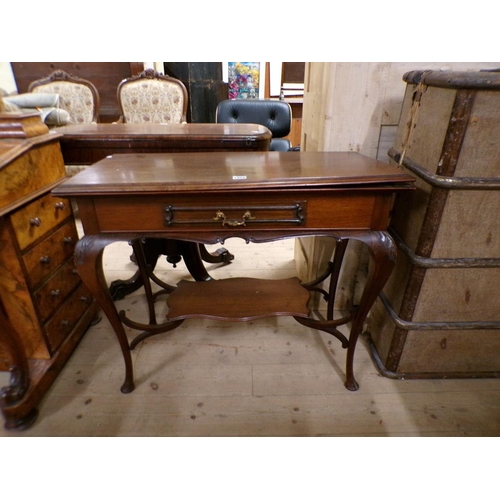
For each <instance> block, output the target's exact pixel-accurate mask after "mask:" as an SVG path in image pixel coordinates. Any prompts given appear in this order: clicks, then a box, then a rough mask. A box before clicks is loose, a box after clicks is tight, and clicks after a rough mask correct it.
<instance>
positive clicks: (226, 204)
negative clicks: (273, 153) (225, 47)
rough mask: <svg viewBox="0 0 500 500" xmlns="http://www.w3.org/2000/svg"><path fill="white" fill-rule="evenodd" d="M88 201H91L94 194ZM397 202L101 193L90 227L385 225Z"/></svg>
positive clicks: (346, 196) (387, 196) (361, 197)
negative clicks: (392, 207)
mask: <svg viewBox="0 0 500 500" xmlns="http://www.w3.org/2000/svg"><path fill="white" fill-rule="evenodd" d="M82 202H83V204H84V205H85V203H87V204H88V199H87V200H85V199H84V200H82ZM79 205H80V202H79ZM391 206H392V194H391V193H388V192H386V191H385V192H364V193H349V192H344V193H336V194H335V195H331V194H328V193H314V194H308V193H294V194H285V195H283V194H281V193H279V194H267V193H266V194H261V195H255V194H253V195H252V196H248V197H246V196H242V195H238V193H231V194H230V195H228V194H220V195H218V194H211V195H210V196H207V195H203V194H198V195H196V196H194V195H158V196H135V195H134V196H121V197H120V196H114V197H112V196H109V197H108V196H99V197H94V199H93V203H92V205H88V207H87V209H88V210H90V211H91V212H93V217H91V219H92V220H95V221H99V222H98V228H97V227H95V228H92V227H88V228H85V232H86V234H92V233H94V234H95V233H96V232H100V233H117V232H134V233H142V232H143V233H151V232H161V233H165V237H168V235H169V234H170V233H179V232H181V233H182V232H185V233H191V232H193V231H196V232H204V231H219V230H221V229H222V230H226V229H231V230H232V231H233V232H234V233H235V235H239V234H240V233H245V232H252V231H256V230H264V231H266V230H290V231H292V232H293V231H297V230H300V231H302V230H306V231H317V230H327V229H330V230H337V229H338V230H346V229H348V230H351V229H352V230H385V229H386V228H387V226H388V222H389V216H390V210H391ZM83 210H86V208H85V207H83Z"/></svg>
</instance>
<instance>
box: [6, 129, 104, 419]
mask: <svg viewBox="0 0 500 500" xmlns="http://www.w3.org/2000/svg"><path fill="white" fill-rule="evenodd" d="M0 132H1V130H0ZM59 137H60V135H59V134H55V133H48V132H46V133H43V134H37V135H34V136H31V137H29V136H28V137H21V138H15V137H14V138H12V137H8V138H2V136H1V134H0V310H2V311H3V315H4V317H5V320H6V321H7V322H8V323H9V326H10V328H9V330H10V331H11V333H10V335H17V336H18V337H19V339H20V341H21V342H20V345H21V346H22V353H21V355H22V356H25V358H26V359H27V361H28V367H29V368H28V371H29V373H28V374H26V376H24V377H21V378H22V380H23V382H22V383H21V385H24V387H16V388H15V389H13V388H12V387H9V388H6V389H4V391H3V393H2V395H3V397H2V398H0V404H1V406H2V412H3V414H4V417H5V421H6V424H5V425H6V427H8V428H12V427H22V426H26V425H27V424H29V423H31V422H32V421H33V419H34V416H35V414H36V409H35V407H36V405H37V404H38V402H39V401H40V399H41V398H42V396H43V394H45V392H46V390H47V389H48V388H49V387H50V385H51V383H52V382H53V380H54V379H55V377H56V376H57V374H58V373H59V371H60V369H61V368H62V366H63V365H64V363H65V362H66V360H67V359H68V358H69V356H70V355H71V353H72V352H73V350H74V348H75V347H76V345H77V343H78V341H79V340H80V339H81V337H82V336H83V333H84V332H85V330H86V329H87V327H88V326H89V324H90V322H91V321H92V319H93V318H94V316H95V303H94V300H93V298H92V297H91V295H90V294H89V292H88V291H87V290H86V289H85V287H84V285H83V284H82V283H81V280H80V278H79V276H78V274H77V273H76V271H75V269H74V263H73V251H74V246H75V244H76V242H77V241H78V233H77V229H76V226H75V221H74V217H73V212H72V208H71V205H70V204H69V203H68V202H67V201H66V200H63V199H58V198H55V197H53V196H52V195H51V194H50V191H51V189H53V188H54V187H55V186H57V185H58V184H59V183H60V182H61V181H62V180H64V178H65V168H64V161H63V157H62V154H61V150H60V146H59ZM1 340H2V339H1V338H0V370H10V371H11V372H13V373H15V371H16V367H15V366H13V359H15V358H16V355H13V353H12V352H11V351H12V347H11V344H10V343H9V342H1ZM17 356H19V353H17ZM19 383H20V382H19V380H17V379H16V380H14V382H13V381H12V379H11V385H12V384H14V385H16V384H19ZM12 393H15V394H16V396H15V397H14V398H13V397H12ZM6 394H7V395H8V397H7V396H6Z"/></svg>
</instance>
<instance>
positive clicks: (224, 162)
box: [54, 152, 414, 197]
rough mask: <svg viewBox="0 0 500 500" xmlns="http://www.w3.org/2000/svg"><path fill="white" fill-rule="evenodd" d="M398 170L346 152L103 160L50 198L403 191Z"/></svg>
mask: <svg viewBox="0 0 500 500" xmlns="http://www.w3.org/2000/svg"><path fill="white" fill-rule="evenodd" d="M413 180H414V179H413V177H412V176H410V175H408V174H406V173H404V172H403V171H402V170H400V169H398V168H397V167H394V166H391V165H388V164H386V163H383V162H379V161H377V160H373V159H371V158H368V157H366V156H363V155H361V154H359V153H351V152H345V153H344V152H285V153H280V152H238V153H232V152H229V153H228V152H214V153H210V154H206V153H182V154H178V153H172V154H168V153H165V154H159V153H158V154H155V153H152V154H147V155H146V154H144V155H138V154H130V155H114V156H113V157H111V158H105V159H103V160H102V161H100V162H98V163H96V164H95V165H93V166H91V167H89V168H87V169H85V170H84V171H83V172H80V173H79V174H77V175H75V176H74V177H72V178H70V179H68V180H67V181H66V182H65V183H64V184H63V185H61V186H59V187H58V188H57V189H56V190H54V193H55V194H57V195H58V196H63V197H65V196H82V195H87V194H89V193H91V194H92V195H94V196H95V195H100V194H113V193H125V192H126V193H129V194H131V193H173V192H192V191H196V190H198V191H199V190H200V189H201V190H203V192H207V191H219V190H224V191H240V190H246V189H259V190H266V189H273V190H277V189H290V188H297V187H298V186H300V187H308V186H310V187H311V188H326V187H339V188H340V187H346V186H353V185H355V186H370V185H378V186H380V185H383V184H385V183H387V184H389V185H391V189H394V188H397V185H404V187H406V188H407V187H408V186H406V184H407V183H410V182H413Z"/></svg>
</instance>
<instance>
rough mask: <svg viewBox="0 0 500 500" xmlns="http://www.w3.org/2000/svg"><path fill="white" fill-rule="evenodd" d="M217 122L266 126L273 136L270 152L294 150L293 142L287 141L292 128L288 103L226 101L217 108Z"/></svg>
mask: <svg viewBox="0 0 500 500" xmlns="http://www.w3.org/2000/svg"><path fill="white" fill-rule="evenodd" d="M215 121H216V122H217V123H256V124H258V125H264V126H265V127H267V128H268V129H269V130H270V131H271V133H272V135H273V137H272V139H271V144H270V146H269V151H290V150H292V144H291V142H290V141H289V140H288V139H285V137H286V136H287V135H288V134H289V133H290V130H291V127H292V109H291V107H290V104H288V103H287V102H284V101H277V100H276V101H275V100H271V99H226V100H225V101H221V102H220V103H219V105H218V106H217V110H216V112H215Z"/></svg>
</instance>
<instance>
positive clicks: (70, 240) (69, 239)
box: [63, 236, 75, 245]
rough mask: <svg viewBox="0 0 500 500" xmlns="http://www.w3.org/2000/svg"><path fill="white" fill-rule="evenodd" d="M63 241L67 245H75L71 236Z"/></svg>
mask: <svg viewBox="0 0 500 500" xmlns="http://www.w3.org/2000/svg"><path fill="white" fill-rule="evenodd" d="M63 241H64V244H65V245H73V243H74V242H75V240H74V239H73V238H72V237H71V236H66V238H64V240H63Z"/></svg>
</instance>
